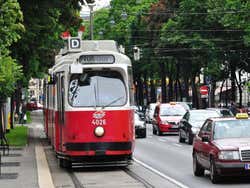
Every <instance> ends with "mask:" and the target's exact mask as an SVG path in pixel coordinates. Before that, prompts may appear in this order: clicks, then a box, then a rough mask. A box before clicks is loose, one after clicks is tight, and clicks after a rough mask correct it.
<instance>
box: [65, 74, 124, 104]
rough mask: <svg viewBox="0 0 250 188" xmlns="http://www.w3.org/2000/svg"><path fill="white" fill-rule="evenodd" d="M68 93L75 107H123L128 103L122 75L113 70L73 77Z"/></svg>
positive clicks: (74, 75) (70, 102)
mask: <svg viewBox="0 0 250 188" xmlns="http://www.w3.org/2000/svg"><path fill="white" fill-rule="evenodd" d="M68 92H69V95H68V100H69V104H70V105H72V106H74V107H95V106H101V107H106V106H122V105H124V104H126V101H127V94H126V86H125V83H124V80H123V77H122V75H121V74H120V73H119V72H117V71H111V70H109V71H87V72H84V73H83V74H73V75H71V78H70V83H69V89H68Z"/></svg>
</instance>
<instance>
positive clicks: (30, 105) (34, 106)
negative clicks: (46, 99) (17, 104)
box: [26, 101, 43, 111]
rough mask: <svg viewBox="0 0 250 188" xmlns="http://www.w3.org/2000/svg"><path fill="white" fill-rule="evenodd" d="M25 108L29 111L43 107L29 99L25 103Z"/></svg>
mask: <svg viewBox="0 0 250 188" xmlns="http://www.w3.org/2000/svg"><path fill="white" fill-rule="evenodd" d="M26 108H27V110H29V111H32V110H38V109H43V105H42V104H40V103H39V102H37V101H30V102H28V103H27V105H26Z"/></svg>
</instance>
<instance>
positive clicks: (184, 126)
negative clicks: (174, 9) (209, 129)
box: [179, 109, 221, 145]
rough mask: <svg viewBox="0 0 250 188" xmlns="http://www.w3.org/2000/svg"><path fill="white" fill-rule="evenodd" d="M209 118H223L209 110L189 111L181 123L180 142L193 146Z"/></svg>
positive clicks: (216, 112) (214, 111)
mask: <svg viewBox="0 0 250 188" xmlns="http://www.w3.org/2000/svg"><path fill="white" fill-rule="evenodd" d="M209 117H221V114H220V113H219V112H218V111H216V110H208V109H200V110H189V111H187V113H186V114H185V115H184V116H183V118H182V119H181V121H180V123H179V142H181V143H183V142H185V141H187V143H188V144H190V145H191V144H193V138H194V136H195V135H196V133H198V132H199V130H200V128H201V126H202V125H203V123H204V122H205V121H206V119H207V118H209Z"/></svg>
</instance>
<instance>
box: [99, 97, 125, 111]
mask: <svg viewBox="0 0 250 188" xmlns="http://www.w3.org/2000/svg"><path fill="white" fill-rule="evenodd" d="M123 98H124V96H121V97H118V98H116V99H114V100H112V101H111V102H110V103H108V104H106V105H104V106H102V109H104V108H106V107H108V106H110V105H112V104H114V103H116V102H117V101H119V100H121V99H123Z"/></svg>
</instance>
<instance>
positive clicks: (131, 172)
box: [123, 167, 154, 188]
mask: <svg viewBox="0 0 250 188" xmlns="http://www.w3.org/2000/svg"><path fill="white" fill-rule="evenodd" d="M123 171H124V172H125V173H127V174H128V175H129V176H131V177H132V178H134V179H135V180H137V181H139V182H140V183H142V185H144V186H145V187H146V188H154V186H153V185H152V184H150V183H149V182H148V181H147V180H145V179H144V178H142V177H141V176H139V175H138V174H136V173H134V172H133V171H132V170H130V169H129V168H128V167H125V168H124V169H123Z"/></svg>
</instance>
